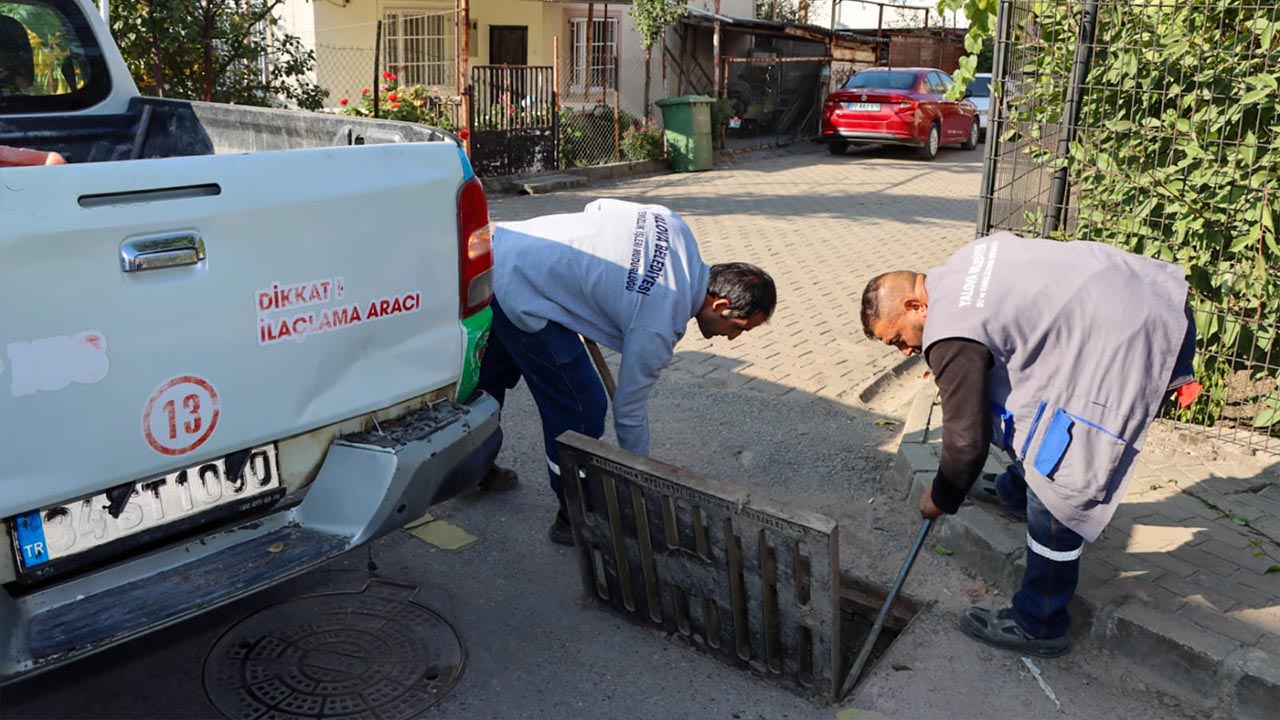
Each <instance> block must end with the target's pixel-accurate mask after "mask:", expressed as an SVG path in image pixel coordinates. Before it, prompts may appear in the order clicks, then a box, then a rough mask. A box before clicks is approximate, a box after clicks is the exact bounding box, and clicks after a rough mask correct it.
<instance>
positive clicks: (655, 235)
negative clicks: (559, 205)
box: [479, 200, 777, 545]
mask: <svg viewBox="0 0 1280 720" xmlns="http://www.w3.org/2000/svg"><path fill="white" fill-rule="evenodd" d="M493 295H494V300H493V328H492V331H491V333H490V336H489V344H488V347H487V348H486V350H485V354H484V357H483V359H482V360H481V365H480V382H479V386H480V389H481V390H484V391H486V392H488V393H489V394H490V395H493V396H494V398H496V399H497V400H498V402H499V403H502V402H503V400H504V398H505V395H506V391H507V390H508V389H510V388H513V387H515V386H516V384H517V383H518V382H519V381H520V378H522V377H523V378H524V379H525V381H526V382H527V383H528V385H529V391H530V393H531V394H532V395H533V399H534V402H535V403H536V404H537V406H538V413H539V416H540V417H541V420H542V433H543V441H544V445H545V449H546V463H547V468H548V472H549V475H550V480H551V488H552V489H553V490H554V491H555V493H556V497H557V498H558V499H559V500H560V510H559V512H558V513H557V514H556V519H555V522H554V523H553V524H552V526H551V529H550V533H549V534H550V537H551V540H552V541H553V542H556V543H559V544H562V545H572V544H573V535H572V533H571V532H570V528H569V520H568V514H567V512H566V510H565V505H564V489H563V483H562V480H561V478H560V467H559V463H558V461H557V459H556V450H555V439H556V437H557V436H559V435H560V434H561V433H563V432H565V431H568V430H573V431H575V432H578V433H581V434H583V435H587V436H589V437H593V438H598V437H600V436H602V435H603V434H604V417H605V410H606V406H607V404H608V401H609V399H608V398H607V397H606V394H605V390H604V388H603V387H602V386H601V379H600V376H598V375H597V372H596V370H595V369H594V368H593V367H592V362H591V360H590V359H589V357H588V352H587V349H586V348H585V347H584V346H583V342H582V340H581V339H580V338H579V336H581V337H582V338H585V339H587V340H588V341H589V342H598V343H599V344H601V345H603V346H605V347H607V348H610V349H612V350H614V351H616V352H618V353H620V354H621V355H622V358H621V366H620V368H619V372H618V383H617V391H616V392H615V393H614V395H613V397H612V401H613V419H614V429H615V431H616V432H617V436H618V444H619V445H621V447H622V449H624V450H627V451H629V452H632V453H635V454H637V455H642V456H647V455H648V454H649V416H648V411H647V403H648V395H649V390H650V388H651V387H652V386H653V383H654V382H655V381H656V380H657V379H658V375H659V373H660V372H661V371H662V369H663V368H665V367H666V366H667V365H668V364H670V362H671V359H672V357H673V356H674V352H675V345H676V343H677V342H679V340H680V338H682V337H683V336H684V333H685V329H686V327H687V326H688V324H689V320H691V319H693V320H696V321H697V323H698V328H699V330H700V331H701V332H702V335H703V337H706V338H712V337H717V336H722V337H727V338H729V339H730V340H733V339H735V338H737V337H738V336H739V335H740V334H742V333H744V332H748V331H750V330H751V329H753V328H755V327H757V326H759V325H760V324H762V323H764V322H765V321H767V320H768V319H769V317H770V316H771V315H772V314H773V309H774V305H775V304H776V302H777V291H776V289H775V287H774V283H773V279H772V278H771V277H769V274H768V273H766V272H765V271H763V270H761V269H760V268H758V267H756V266H754V265H748V264H746V263H724V264H720V265H713V266H708V265H706V264H705V263H704V262H703V261H702V257H701V255H700V254H699V252H698V246H697V243H696V242H695V240H694V237H693V233H692V232H691V231H690V230H689V227H688V225H686V224H685V222H684V221H683V220H682V219H681V218H680V216H679V215H677V214H676V213H674V212H672V211H671V210H670V209H668V208H666V207H663V206H661V205H641V204H637V203H632V202H624V201H620V200H597V201H595V202H592V203H590V204H589V205H587V206H586V208H585V209H584V210H583V211H582V212H580V213H567V214H560V215H547V216H542V217H536V218H533V219H530V220H525V221H521V222H512V223H500V224H498V225H497V227H496V230H495V232H494V236H493ZM603 371H604V373H605V374H606V375H607V373H608V371H607V368H604V369H603ZM515 485H516V478H515V474H514V473H513V472H512V471H511V470H508V469H504V468H499V467H497V466H495V467H494V468H493V469H492V470H491V471H490V472H489V473H488V475H487V476H486V478H485V480H484V481H483V482H482V483H481V488H482V489H486V490H489V491H499V490H504V489H510V488H512V487H514V486H515Z"/></svg>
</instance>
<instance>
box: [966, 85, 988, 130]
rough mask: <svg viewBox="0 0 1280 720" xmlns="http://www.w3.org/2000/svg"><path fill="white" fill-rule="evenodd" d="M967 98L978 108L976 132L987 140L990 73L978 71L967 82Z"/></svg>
mask: <svg viewBox="0 0 1280 720" xmlns="http://www.w3.org/2000/svg"><path fill="white" fill-rule="evenodd" d="M968 92H969V95H968V99H969V102H971V103H973V105H974V107H976V108H978V134H979V136H980V137H981V139H982V141H983V142H986V140H987V123H988V121H989V118H990V114H991V73H978V74H977V75H975V76H974V78H973V80H971V81H970V82H969V87H968Z"/></svg>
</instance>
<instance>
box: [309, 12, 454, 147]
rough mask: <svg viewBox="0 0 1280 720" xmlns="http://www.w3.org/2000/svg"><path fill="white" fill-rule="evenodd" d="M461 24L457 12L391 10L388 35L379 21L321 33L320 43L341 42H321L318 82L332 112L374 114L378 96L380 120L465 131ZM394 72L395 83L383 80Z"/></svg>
mask: <svg viewBox="0 0 1280 720" xmlns="http://www.w3.org/2000/svg"><path fill="white" fill-rule="evenodd" d="M456 18H457V12H456V11H452V10H450V11H445V12H435V13H420V12H407V11H394V10H388V11H387V12H386V13H384V16H383V20H382V23H381V24H382V27H381V31H379V27H378V25H379V23H378V22H377V21H373V22H365V23H359V24H352V25H345V26H340V27H331V28H320V29H319V30H318V35H319V37H320V38H322V39H326V38H327V39H337V40H338V41H337V42H317V44H316V48H315V51H316V82H317V83H318V84H319V85H320V86H321V87H323V88H325V89H326V90H328V91H329V96H328V98H327V99H326V100H325V107H326V108H327V109H329V110H330V111H342V110H347V111H352V110H353V109H355V108H359V109H360V110H361V111H362V112H364V113H367V114H371V113H372V112H373V109H374V108H373V99H374V97H375V96H376V97H377V99H378V107H377V111H378V113H377V114H378V117H383V118H394V119H401V120H409V121H413V122H426V123H428V124H432V125H437V126H441V127H443V128H444V129H446V130H456V129H459V128H460V127H461V126H462V125H461V121H462V103H463V99H462V97H461V94H460V93H459V91H458V87H457V71H458V68H457V62H456V59H457V56H458V51H459V48H458V44H457V38H456ZM379 32H381V34H379ZM379 39H381V42H379ZM388 72H389V73H391V74H393V75H394V76H395V79H394V80H393V81H392V80H388V79H387V78H386V77H385V76H384V75H383V73H388ZM388 90H390V91H392V92H394V93H395V96H394V98H389V97H388V96H387V92H388ZM394 105H399V107H394Z"/></svg>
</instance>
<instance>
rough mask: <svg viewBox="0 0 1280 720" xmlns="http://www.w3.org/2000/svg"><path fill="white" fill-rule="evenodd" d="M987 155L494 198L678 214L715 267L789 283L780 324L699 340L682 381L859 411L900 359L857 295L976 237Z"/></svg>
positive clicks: (776, 166) (691, 347)
mask: <svg viewBox="0 0 1280 720" xmlns="http://www.w3.org/2000/svg"><path fill="white" fill-rule="evenodd" d="M981 176H982V158H981V151H980V150H977V151H972V152H964V151H960V150H946V151H944V152H942V153H941V154H939V156H938V157H937V159H936V160H934V161H933V162H922V161H919V160H916V159H915V158H914V156H913V155H912V154H911V153H910V152H904V151H901V150H883V149H871V150H867V151H861V152H858V153H856V154H850V155H848V156H845V157H832V156H830V155H829V154H828V153H827V152H826V151H825V149H823V148H821V147H817V148H814V147H804V148H800V149H799V150H797V151H792V152H786V153H779V154H774V155H771V156H757V157H755V158H751V159H748V160H745V161H742V162H739V163H738V164H736V165H732V166H729V167H728V168H725V169H718V170H716V171H714V172H707V173H696V174H689V175H662V176H657V177H649V178H640V179H633V180H628V181H625V182H621V183H617V184H611V185H594V186H591V187H587V188H583V189H582V190H580V191H576V192H561V193H555V194H551V195H544V196H534V197H504V198H496V199H495V200H494V202H493V204H492V208H491V211H492V214H493V217H494V219H495V220H518V219H523V218H527V217H532V216H534V215H541V214H546V213H555V212H572V211H576V210H580V209H581V208H582V206H583V205H585V204H586V203H588V202H590V201H591V200H594V199H596V198H600V197H616V198H621V199H626V200H636V201H648V202H656V203H661V204H664V205H667V206H669V207H671V208H672V209H673V210H675V211H676V212H679V213H680V214H681V215H682V216H683V217H684V218H685V219H686V220H687V221H688V223H689V225H690V227H691V228H692V229H693V231H694V233H695V234H696V235H697V238H698V243H699V246H700V248H701V249H702V253H703V257H704V258H705V259H706V260H707V261H708V262H713V263H714V262H724V261H729V260H745V261H748V262H754V263H756V264H758V265H761V266H762V267H764V268H765V269H766V270H768V271H769V272H770V273H771V274H772V275H773V276H774V278H775V279H776V280H777V282H778V294H779V304H778V310H777V312H776V313H775V315H774V318H773V321H772V322H771V323H770V324H769V325H766V326H764V327H762V328H760V329H758V330H755V331H753V332H752V333H751V334H750V335H749V336H746V337H744V338H740V339H739V340H738V341H736V342H728V341H726V340H724V339H723V338H720V339H717V340H715V341H707V340H704V339H703V338H702V337H701V336H700V335H699V334H698V333H697V331H696V329H694V330H691V331H690V332H689V334H688V335H686V336H685V339H684V340H683V341H682V342H681V343H680V345H679V346H678V347H677V348H676V351H677V360H676V361H675V362H674V363H673V365H672V369H673V370H674V371H676V372H682V373H688V374H691V375H695V376H698V377H700V378H703V379H704V380H710V381H716V380H719V381H722V382H723V383H724V384H725V385H730V386H732V385H743V384H745V385H747V386H748V387H750V388H752V389H756V390H759V391H761V392H766V393H770V394H774V395H785V394H787V393H789V392H792V391H793V390H798V391H801V392H805V393H813V394H817V395H820V396H823V397H827V398H831V399H837V400H845V401H848V400H849V399H850V398H851V396H856V394H857V392H858V390H859V389H861V388H862V387H865V386H866V384H867V383H868V382H870V381H871V380H872V379H874V378H875V377H876V376H877V375H878V374H879V373H880V372H881V371H882V370H883V369H884V368H885V367H886V366H888V365H891V364H893V363H895V362H896V361H897V360H898V359H899V358H898V356H897V355H896V354H895V353H894V352H893V351H891V350H890V349H888V348H885V347H883V346H879V345H876V344H873V343H871V342H869V341H868V340H866V339H865V338H864V337H863V336H862V330H861V325H860V324H859V321H858V313H857V305H856V303H857V294H858V293H860V292H861V290H862V286H863V285H864V284H865V283H866V281H867V280H868V279H869V278H870V277H872V276H873V275H875V274H877V273H880V272H883V271H885V270H893V269H899V268H904V267H905V268H912V269H920V270H927V269H928V268H930V267H932V266H933V265H935V264H937V263H938V262H939V261H941V260H942V259H944V258H945V257H946V256H947V255H949V254H950V253H951V252H952V251H953V250H954V249H955V248H956V247H958V246H960V245H962V244H964V243H965V242H967V241H968V240H970V239H972V238H973V233H974V227H975V222H976V219H977V213H978V202H977V195H978V184H979V180H980V179H981Z"/></svg>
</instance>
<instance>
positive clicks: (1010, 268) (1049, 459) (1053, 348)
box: [924, 233, 1187, 542]
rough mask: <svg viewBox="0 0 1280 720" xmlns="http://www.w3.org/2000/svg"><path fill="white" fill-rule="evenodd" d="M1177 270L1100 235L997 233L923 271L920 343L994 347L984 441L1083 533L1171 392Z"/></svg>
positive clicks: (1179, 301) (1097, 524)
mask: <svg viewBox="0 0 1280 720" xmlns="http://www.w3.org/2000/svg"><path fill="white" fill-rule="evenodd" d="M1183 274H1184V273H1183V271H1182V269H1181V268H1178V267H1177V266H1174V265H1170V264H1169V263H1165V262H1161V261H1159V260H1153V259H1151V258H1147V257H1142V256H1140V255H1134V254H1131V253H1127V252H1124V251H1123V250H1119V249H1117V248H1114V247H1110V246H1108V245H1103V244H1100V243H1094V242H1083V241H1078V242H1071V243H1062V242H1055V241H1051V240H1040V239H1024V238H1020V237H1018V236H1016V235H1013V234H1011V233H999V234H996V235H991V236H989V237H985V238H981V239H979V240H976V241H974V242H972V243H970V244H969V245H966V246H965V247H963V248H961V249H960V251H958V252H956V253H955V254H954V255H952V256H951V257H950V258H949V259H948V260H947V261H946V262H945V263H944V264H943V265H941V266H940V267H937V268H934V269H933V270H931V271H930V272H929V274H928V276H927V278H926V281H925V287H926V289H927V291H928V294H929V303H928V315H927V317H926V319H925V327H924V350H925V351H926V353H927V352H928V349H929V347H930V346H931V345H933V343H936V342H938V341H939V340H946V339H948V338H966V339H969V340H974V341H977V342H980V343H982V344H983V345H985V346H986V347H987V349H988V350H990V351H991V356H992V358H993V365H992V367H991V370H990V371H989V375H988V379H989V381H990V393H989V394H990V403H991V410H992V421H993V423H994V427H993V436H992V437H993V440H992V442H993V444H995V445H997V446H998V447H1000V448H1002V449H1004V450H1005V451H1006V452H1008V453H1009V454H1010V455H1012V456H1013V457H1015V458H1016V459H1019V460H1021V461H1023V466H1024V469H1025V471H1026V477H1027V482H1028V483H1029V484H1030V486H1031V488H1032V489H1033V490H1034V491H1035V493H1036V495H1037V496H1038V497H1039V498H1040V500H1041V501H1042V502H1043V503H1044V505H1045V507H1046V508H1048V509H1049V511H1050V512H1052V513H1053V516H1054V517H1055V518H1057V519H1058V520H1059V521H1060V522H1062V523H1063V524H1065V525H1067V526H1068V527H1070V528H1071V529H1072V530H1074V531H1076V532H1077V533H1079V534H1080V535H1081V536H1082V537H1084V539H1085V540H1088V541H1090V542H1092V541H1093V540H1095V539H1097V537H1098V534H1099V533H1101V532H1102V529H1103V528H1104V527H1106V525H1107V523H1108V522H1110V521H1111V517H1112V515H1114V514H1115V510H1116V507H1117V506H1118V505H1119V503H1120V499H1121V498H1122V497H1123V496H1124V489H1125V485H1126V484H1127V480H1128V477H1129V474H1130V470H1132V468H1133V465H1134V461H1135V460H1136V458H1137V454H1138V451H1139V450H1140V449H1141V447H1142V443H1143V440H1144V439H1145V437H1146V431H1147V427H1148V426H1149V425H1150V423H1151V420H1152V418H1154V417H1155V415H1156V413H1157V412H1158V411H1159V408H1160V404H1161V402H1162V401H1163V400H1164V398H1165V396H1166V395H1167V394H1168V385H1169V376H1170V373H1171V372H1172V371H1173V365H1174V361H1175V360H1176V357H1177V354H1178V350H1179V348H1180V347H1181V345H1182V340H1183V337H1184V335H1185V332H1186V329H1187V318H1186V315H1185V303H1186V297H1187V283H1186V281H1185V280H1183Z"/></svg>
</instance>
